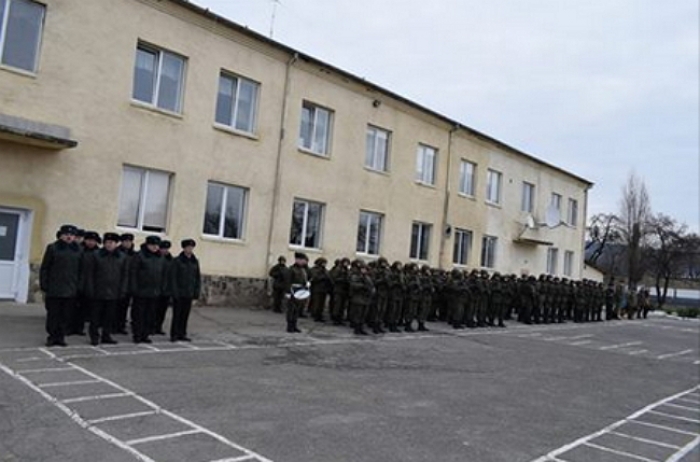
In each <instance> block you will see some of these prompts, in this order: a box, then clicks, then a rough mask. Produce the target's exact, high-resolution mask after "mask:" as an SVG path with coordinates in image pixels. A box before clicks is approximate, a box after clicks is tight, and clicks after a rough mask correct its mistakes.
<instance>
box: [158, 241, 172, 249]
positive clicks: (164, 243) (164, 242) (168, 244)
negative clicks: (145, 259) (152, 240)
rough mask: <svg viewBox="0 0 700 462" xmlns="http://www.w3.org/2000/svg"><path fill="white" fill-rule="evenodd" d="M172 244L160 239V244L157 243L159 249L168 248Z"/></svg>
mask: <svg viewBox="0 0 700 462" xmlns="http://www.w3.org/2000/svg"><path fill="white" fill-rule="evenodd" d="M172 245H173V244H172V242H170V241H166V240H162V241H160V244H158V247H160V248H161V249H169V248H170V247H172Z"/></svg>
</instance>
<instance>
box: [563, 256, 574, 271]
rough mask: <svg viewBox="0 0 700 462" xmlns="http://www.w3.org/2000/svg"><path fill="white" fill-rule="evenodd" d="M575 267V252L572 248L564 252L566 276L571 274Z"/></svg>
mask: <svg viewBox="0 0 700 462" xmlns="http://www.w3.org/2000/svg"><path fill="white" fill-rule="evenodd" d="M573 269H574V253H573V252H572V251H570V250H567V251H566V252H564V276H571V275H572V274H573Z"/></svg>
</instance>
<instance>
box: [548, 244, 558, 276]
mask: <svg viewBox="0 0 700 462" xmlns="http://www.w3.org/2000/svg"><path fill="white" fill-rule="evenodd" d="M558 259H559V249H555V248H554V247H550V248H549V249H547V274H557V260H558Z"/></svg>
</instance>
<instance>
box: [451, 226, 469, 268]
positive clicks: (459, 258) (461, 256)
mask: <svg viewBox="0 0 700 462" xmlns="http://www.w3.org/2000/svg"><path fill="white" fill-rule="evenodd" d="M471 249H472V232H471V231H467V230H464V229H457V230H455V245H454V251H453V252H452V262H453V263H454V264H456V265H466V264H467V263H468V262H469V254H470V253H471Z"/></svg>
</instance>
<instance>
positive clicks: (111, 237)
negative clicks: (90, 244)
mask: <svg viewBox="0 0 700 462" xmlns="http://www.w3.org/2000/svg"><path fill="white" fill-rule="evenodd" d="M102 240H103V241H104V242H107V241H112V242H119V241H120V238H119V234H117V233H105V234H104V236H102Z"/></svg>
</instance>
